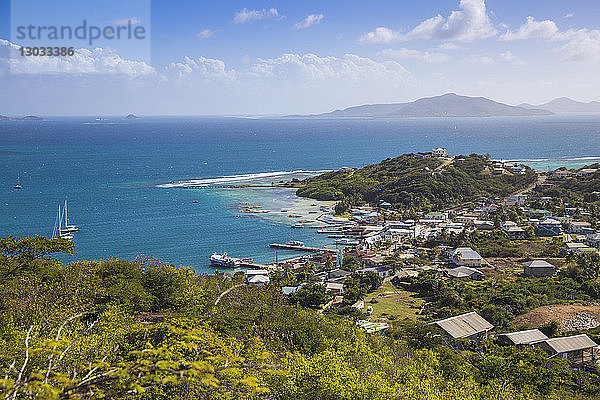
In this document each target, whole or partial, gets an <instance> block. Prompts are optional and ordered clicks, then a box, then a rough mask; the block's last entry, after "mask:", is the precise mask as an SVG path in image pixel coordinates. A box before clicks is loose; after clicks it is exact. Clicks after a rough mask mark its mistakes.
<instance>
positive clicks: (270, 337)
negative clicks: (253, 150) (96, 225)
mask: <svg viewBox="0 0 600 400" xmlns="http://www.w3.org/2000/svg"><path fill="white" fill-rule="evenodd" d="M73 250H74V249H73V245H72V243H71V242H69V241H66V240H62V239H57V240H49V239H45V238H40V237H35V238H28V239H20V238H13V237H8V238H4V239H0V278H1V279H0V370H1V371H0V394H1V395H2V396H4V397H5V398H7V399H8V398H43V399H50V398H55V399H59V398H65V399H66V398H85V399H87V398H123V399H488V398H492V397H493V398H495V399H584V398H585V399H593V398H600V389H599V388H598V386H597V385H596V384H595V383H594V382H596V381H597V379H598V375H597V374H596V372H595V371H589V372H576V371H572V370H570V369H569V368H568V367H567V365H566V364H565V361H563V360H559V359H548V358H547V355H546V354H545V353H543V352H541V351H540V350H539V349H529V348H526V349H514V348H500V347H497V346H496V345H495V344H493V343H492V342H484V343H483V345H482V346H480V347H472V348H470V349H469V350H461V351H459V350H455V349H454V348H452V347H449V346H447V345H446V344H447V343H445V342H444V340H443V339H442V338H441V337H440V336H439V335H432V334H431V332H430V331H431V329H432V328H431V327H430V326H427V325H421V324H419V323H414V322H398V323H396V324H394V325H392V326H391V328H390V329H389V332H388V333H387V335H385V336H379V335H372V336H369V335H366V334H365V333H364V332H362V331H361V330H359V329H357V328H356V327H355V324H354V322H353V321H352V320H351V319H349V318H348V317H343V316H339V315H333V314H332V315H329V316H323V315H321V314H319V313H318V312H316V311H313V310H312V309H310V308H304V307H301V306H298V305H295V304H290V302H288V299H287V298H286V297H285V296H284V295H282V294H281V290H280V288H279V287H278V286H276V285H268V286H266V287H262V288H258V287H250V286H247V285H245V284H243V283H242V281H241V280H240V277H239V276H236V278H234V279H233V280H229V279H227V278H223V277H219V276H208V275H200V274H197V273H195V272H194V271H193V270H191V269H189V268H185V267H175V266H173V265H169V264H165V263H162V262H160V261H157V260H137V261H135V262H134V261H123V260H106V261H78V262H73V263H69V264H61V263H59V262H57V261H56V260H54V259H53V258H52V257H51V256H52V255H53V254H55V253H58V252H65V253H72V252H73ZM359 280H360V279H359ZM461 296H462V293H461Z"/></svg>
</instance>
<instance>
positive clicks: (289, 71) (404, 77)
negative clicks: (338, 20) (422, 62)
mask: <svg viewBox="0 0 600 400" xmlns="http://www.w3.org/2000/svg"><path fill="white" fill-rule="evenodd" d="M251 71H252V73H253V74H256V75H257V76H262V77H265V78H269V79H272V78H278V79H283V80H286V81H290V82H294V83H299V84H303V83H304V84H314V83H318V84H322V83H323V82H331V81H337V82H347V83H349V82H353V83H357V82H358V83H368V82H374V81H377V82H379V83H383V84H386V85H388V84H389V85H397V84H400V83H404V82H407V81H409V80H412V75H411V74H410V72H408V71H407V70H406V69H405V68H404V67H403V66H402V65H401V64H399V63H397V62H395V61H387V62H382V63H380V62H377V61H374V60H372V59H370V58H365V57H360V56H357V55H354V54H345V55H344V56H343V57H319V56H317V55H315V54H304V55H300V54H284V55H282V56H281V57H278V58H271V59H258V60H257V62H256V63H255V64H254V65H253V66H252V67H251Z"/></svg>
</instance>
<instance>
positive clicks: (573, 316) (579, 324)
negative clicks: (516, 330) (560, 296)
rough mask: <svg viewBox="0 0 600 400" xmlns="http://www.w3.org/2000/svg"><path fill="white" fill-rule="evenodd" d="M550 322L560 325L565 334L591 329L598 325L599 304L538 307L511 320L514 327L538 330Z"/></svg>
mask: <svg viewBox="0 0 600 400" xmlns="http://www.w3.org/2000/svg"><path fill="white" fill-rule="evenodd" d="M550 321H557V322H558V323H560V325H561V327H562V330H563V331H565V332H569V331H574V330H579V329H592V328H595V327H597V326H599V325H600V304H597V303H582V304H569V305H558V304H557V305H551V306H543V307H538V308H536V309H534V310H531V311H529V312H528V313H525V314H522V315H519V316H518V317H517V318H515V319H514V320H513V324H514V325H515V326H519V325H525V326H527V327H528V328H538V327H539V326H540V325H542V324H545V323H547V322H550Z"/></svg>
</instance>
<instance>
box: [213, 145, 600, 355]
mask: <svg viewBox="0 0 600 400" xmlns="http://www.w3.org/2000/svg"><path fill="white" fill-rule="evenodd" d="M410 157H412V158H414V159H418V160H423V159H436V160H439V161H440V164H439V166H438V167H437V168H427V169H426V170H425V172H426V173H428V174H431V175H435V174H439V173H440V172H441V171H442V170H444V169H445V168H448V167H449V166H452V165H457V164H458V165H460V164H461V163H463V162H465V157H463V156H449V155H448V154H447V151H446V150H445V149H443V148H435V149H433V150H432V151H430V152H423V153H414V154H411V155H410ZM528 170H529V168H528V167H526V166H525V165H521V164H519V163H517V162H506V161H501V160H491V159H489V160H488V162H487V163H486V165H485V173H486V174H490V175H494V176H516V175H524V174H526V173H528ZM341 172H344V173H349V174H352V169H348V168H346V169H345V170H344V171H341ZM598 175H600V173H599V169H598V168H596V167H586V168H581V169H578V170H567V169H565V168H561V169H558V170H555V171H550V172H547V173H539V174H536V177H535V180H534V182H533V183H532V184H529V185H527V186H526V187H523V188H519V189H518V190H515V191H514V192H513V193H510V194H509V195H507V196H503V197H499V196H495V197H480V198H477V199H476V200H475V201H471V202H468V203H466V204H462V205H459V206H452V207H448V208H446V209H441V210H437V211H428V212H419V213H415V214H414V217H413V218H404V219H400V218H398V217H399V216H400V215H402V214H403V213H402V210H400V209H396V208H395V207H394V205H393V204H391V203H390V202H387V201H383V200H379V201H377V202H375V203H371V204H361V205H356V206H352V207H349V208H348V209H346V210H344V211H343V212H336V211H339V210H336V208H337V207H333V206H332V207H330V208H329V209H328V208H324V209H322V211H323V213H322V215H320V216H319V218H318V220H319V221H321V222H323V223H324V226H323V227H321V228H319V229H318V230H316V229H315V230H314V231H315V235H327V236H328V237H330V238H335V248H333V247H332V248H319V247H310V246H307V245H305V244H304V243H302V242H299V241H290V242H288V243H273V244H271V247H273V248H274V249H278V250H279V251H281V252H283V253H285V250H286V249H287V250H293V251H295V252H304V253H305V254H304V255H302V256H295V257H292V258H288V259H284V258H283V257H282V258H281V260H277V261H276V262H275V263H273V264H268V265H261V264H252V263H247V264H244V263H243V262H242V263H241V264H240V265H239V266H245V267H251V268H249V269H247V270H245V271H242V270H236V271H227V269H225V270H222V271H221V272H219V271H217V274H218V275H221V276H223V277H227V278H229V279H231V280H237V281H240V280H241V281H242V282H245V284H247V285H251V286H258V287H265V286H269V285H275V286H276V287H279V288H280V290H281V292H282V293H283V294H284V295H285V296H287V298H288V300H289V302H290V303H291V304H297V305H300V306H304V307H309V308H313V309H317V310H319V312H320V313H324V314H343V315H350V316H352V317H353V318H354V319H355V321H356V324H357V326H358V327H360V328H361V329H363V330H364V331H365V332H367V333H369V334H371V333H373V334H374V333H378V334H385V332H386V330H387V329H388V328H389V327H390V326H391V325H392V324H394V323H396V322H398V321H420V322H423V323H425V324H428V325H430V326H432V327H436V328H437V332H438V333H439V335H440V337H445V338H447V339H449V340H452V343H454V344H453V346H455V345H456V343H457V342H459V343H460V346H471V347H472V346H477V345H478V343H479V342H480V341H481V339H482V338H493V339H494V340H495V341H497V342H498V343H499V344H501V345H505V346H516V347H521V346H536V347H539V348H541V349H542V350H544V351H545V352H546V353H548V354H549V356H550V357H561V358H564V359H566V360H568V361H569V362H570V363H571V365H573V366H584V365H585V364H586V363H588V364H589V362H591V361H592V360H595V359H596V358H594V357H597V356H598V355H600V347H599V346H598V345H597V342H596V341H597V340H598V337H599V336H598V335H597V333H596V330H595V328H597V327H598V326H600V304H598V303H594V302H593V301H590V298H591V297H592V296H589V291H588V292H586V293H583V294H582V295H581V296H567V297H565V298H562V299H557V300H556V304H553V302H552V301H551V300H548V299H545V300H542V301H539V300H536V301H533V302H532V304H530V305H529V304H528V305H526V306H522V305H521V306H520V307H511V306H512V304H511V301H512V302H514V301H518V300H519V299H512V300H511V301H509V302H507V303H506V304H505V307H504V308H502V309H500V310H499V309H493V308H490V307H489V305H486V304H482V303H481V300H482V299H479V300H480V301H479V302H471V301H469V300H468V299H465V298H461V293H460V291H459V292H458V293H457V290H463V291H469V292H473V293H476V292H478V291H480V290H486V288H487V289H493V290H495V291H501V289H498V287H501V286H508V285H516V282H518V283H519V284H521V282H522V283H523V284H524V285H528V284H530V283H532V282H538V281H540V280H543V281H544V282H546V281H547V282H551V283H552V284H556V283H557V282H558V284H560V283H561V279H563V280H564V279H575V280H577V277H576V276H575V275H576V274H577V273H580V274H582V273H583V274H585V273H588V272H589V271H583V272H582V271H581V270H582V269H586V268H596V269H597V268H598V265H600V261H599V257H598V249H599V248H600V233H599V232H600V231H599V229H600V225H599V223H598V220H597V215H596V214H595V210H596V209H595V205H594V204H593V202H594V201H595V200H596V198H595V197H589V196H588V200H589V201H587V202H586V201H571V202H569V201H568V200H567V199H566V197H565V196H564V193H562V192H561V191H559V190H557V189H558V188H559V187H564V186H566V185H565V184H567V183H568V184H570V185H571V186H575V183H582V182H589V181H590V180H592V179H598ZM598 193H599V192H594V193H590V195H592V196H597V194H598ZM244 206H245V207H248V205H244ZM246 209H248V208H246ZM250 209H252V208H250ZM404 215H405V213H404ZM592 264H593V265H594V266H593V267H592V266H591V265H592ZM596 276H597V275H596ZM565 284H566V283H565ZM428 285H429V286H433V287H429V288H427V286H428ZM586 290H587V289H584V292H585V291H586ZM448 293H451V294H452V295H451V296H448ZM473 293H470V295H471V297H473V296H476V295H475V294H473ZM530 294H531V293H530ZM511 295H513V296H514V295H515V293H511ZM534 295H535V293H534ZM443 296H446V297H449V298H443ZM471 300H472V299H471ZM519 311H523V312H522V313H519ZM586 332H588V333H589V335H588V334H587V333H586ZM590 336H591V337H590ZM592 337H593V338H595V339H596V341H594V340H593V339H592Z"/></svg>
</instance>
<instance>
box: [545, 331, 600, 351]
mask: <svg viewBox="0 0 600 400" xmlns="http://www.w3.org/2000/svg"><path fill="white" fill-rule="evenodd" d="M545 343H546V344H547V345H548V346H550V348H551V349H552V350H554V351H555V352H556V353H566V352H569V351H576V350H584V349H589V348H592V347H596V346H597V344H596V342H594V341H593V340H592V339H590V337H589V336H588V335H586V334H585V333H584V334H581V335H575V336H567V337H559V338H554V339H548V340H546V341H545Z"/></svg>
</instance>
